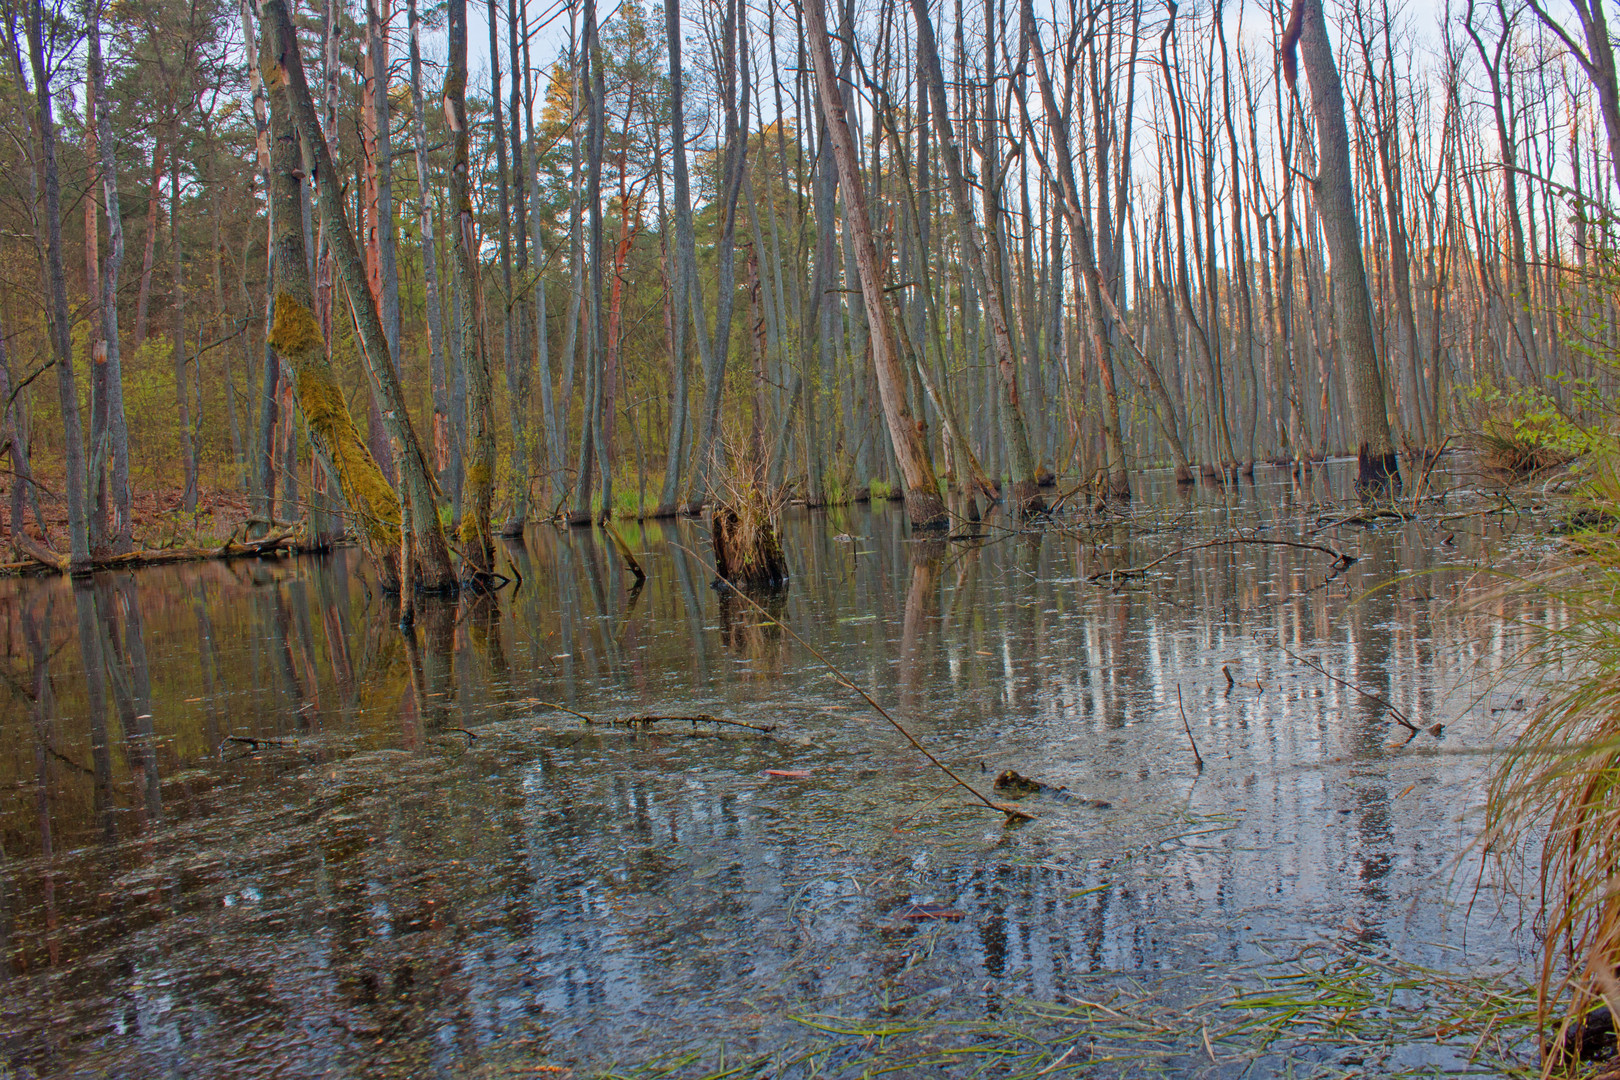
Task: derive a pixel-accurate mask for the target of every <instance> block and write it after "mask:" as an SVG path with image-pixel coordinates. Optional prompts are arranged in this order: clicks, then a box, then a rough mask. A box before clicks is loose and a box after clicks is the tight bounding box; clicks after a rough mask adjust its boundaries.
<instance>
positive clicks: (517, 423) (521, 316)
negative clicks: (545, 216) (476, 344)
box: [489, 0, 534, 536]
mask: <svg viewBox="0 0 1620 1080" xmlns="http://www.w3.org/2000/svg"><path fill="white" fill-rule="evenodd" d="M518 6H519V5H518V0H508V2H507V12H506V14H507V43H508V47H509V49H510V52H509V53H508V56H510V58H511V61H512V63H511V73H512V79H511V82H512V90H511V99H510V102H509V105H510V112H511V124H510V125H509V130H510V132H511V138H512V200H513V201H512V209H513V212H514V213H513V216H514V218H515V220H514V221H513V225H515V226H516V228H515V229H514V231H515V232H516V234H517V236H516V238H515V243H516V246H517V281H518V282H519V283H520V284H521V283H522V281H523V279H524V278H525V277H526V276H527V274H528V272H529V222H528V202H527V200H526V198H525V191H524V185H525V183H526V178H525V176H524V172H523V122H522V120H521V119H520V117H519V115H518V114H519V110H520V109H521V108H522V106H523V103H524V88H525V84H526V81H527V79H528V68H527V65H525V64H524V63H523V62H522V56H521V54H520V53H519V52H518ZM489 21H490V26H491V27H493V26H494V25H495V17H494V11H493V9H491V13H490V20H489ZM491 51H492V52H493V51H494V50H493V49H492V50H491ZM497 126H498V125H497ZM499 138H500V132H499V131H497V132H496V139H497V141H498V140H499ZM503 171H504V170H503ZM503 217H504V215H503ZM502 273H503V274H507V273H508V272H507V270H506V267H505V261H504V258H503V260H502ZM506 302H507V304H509V305H510V306H511V308H512V316H511V318H512V322H513V324H514V325H513V330H514V332H515V333H516V341H515V342H514V343H513V345H512V347H511V348H510V349H508V350H507V365H506V396H507V403H508V405H509V407H510V411H511V415H512V478H511V487H512V514H511V516H510V517H508V518H507V519H506V522H505V524H503V525H502V526H501V535H502V536H522V535H523V526H524V524H525V523H526V522H527V521H528V519H529V381H530V380H529V372H530V370H531V369H532V368H533V366H534V361H533V358H532V357H531V355H530V352H529V304H528V299H527V296H526V290H524V289H522V288H517V289H514V287H513V283H512V280H511V278H510V275H509V274H508V277H507V281H506Z"/></svg>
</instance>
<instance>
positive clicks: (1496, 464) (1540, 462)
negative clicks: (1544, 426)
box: [1473, 416, 1575, 480]
mask: <svg viewBox="0 0 1620 1080" xmlns="http://www.w3.org/2000/svg"><path fill="white" fill-rule="evenodd" d="M1549 435H1550V433H1549V432H1545V431H1542V430H1541V429H1540V426H1539V425H1538V424H1536V423H1535V421H1534V420H1529V419H1526V418H1524V417H1508V416H1488V417H1486V418H1485V421H1484V423H1483V424H1482V425H1481V426H1480V429H1479V430H1478V431H1476V432H1475V433H1474V435H1473V443H1474V451H1475V453H1476V454H1477V455H1478V460H1479V464H1480V467H1481V468H1483V469H1484V470H1485V471H1486V472H1488V473H1491V474H1493V475H1496V476H1499V477H1502V478H1504V479H1508V480H1523V479H1527V478H1529V477H1532V476H1536V475H1539V474H1541V473H1544V472H1547V471H1549V470H1551V469H1557V468H1560V467H1562V466H1564V465H1568V464H1569V463H1570V462H1571V461H1574V460H1575V455H1574V454H1572V453H1570V452H1569V451H1568V450H1566V449H1564V448H1563V447H1561V446H1558V445H1556V444H1555V443H1554V442H1552V440H1551V439H1550V438H1549Z"/></svg>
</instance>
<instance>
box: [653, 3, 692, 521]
mask: <svg viewBox="0 0 1620 1080" xmlns="http://www.w3.org/2000/svg"><path fill="white" fill-rule="evenodd" d="M664 41H665V43H666V48H667V49H668V53H669V140H670V152H671V153H672V154H673V155H674V162H673V169H674V173H675V180H674V183H675V189H676V200H675V221H674V222H673V223H672V224H673V225H674V228H673V230H672V231H673V233H674V235H673V236H670V235H669V233H668V232H666V234H665V235H666V240H665V245H666V246H665V252H666V253H665V257H664V261H665V264H666V265H667V266H668V267H669V278H670V297H669V306H670V314H669V357H670V365H671V367H672V368H673V376H674V377H673V379H672V382H671V386H670V392H669V439H668V441H667V443H666V448H665V457H664V486H663V489H662V491H660V493H659V496H658V508H657V509H656V510H655V511H654V515H655V516H657V517H673V516H674V515H675V514H676V513H677V512H678V510H679V507H678V505H677V502H678V500H679V498H680V490H681V479H682V476H683V474H684V472H685V469H686V445H687V442H688V441H689V435H688V429H689V427H690V425H691V419H690V415H691V400H690V397H691V395H690V393H689V391H688V387H687V380H688V372H689V371H690V370H691V365H690V364H689V363H688V362H687V356H686V331H687V328H688V326H690V324H691V318H692V315H691V307H690V304H689V301H688V291H689V290H690V289H691V288H692V287H693V284H692V282H691V280H690V279H689V278H688V277H687V273H686V259H685V257H684V255H683V250H684V249H683V247H682V241H683V237H685V238H688V239H689V238H690V235H691V230H692V221H691V218H692V207H691V195H690V192H689V180H688V178H687V174H686V115H685V110H686V86H685V72H684V71H683V70H682V66H681V2H680V0H664ZM658 173H659V177H660V181H659V192H660V194H659V199H660V202H662V199H663V195H662V192H663V186H662V176H663V161H662V160H660V161H659V162H658ZM683 208H684V213H685V221H684V223H683V221H682V213H683ZM671 240H673V243H671V242H670V241H671Z"/></svg>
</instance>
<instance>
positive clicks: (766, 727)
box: [608, 713, 776, 732]
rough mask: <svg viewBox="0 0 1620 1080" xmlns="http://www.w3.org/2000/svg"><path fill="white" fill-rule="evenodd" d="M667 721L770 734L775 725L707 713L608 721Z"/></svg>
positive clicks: (636, 717) (617, 722)
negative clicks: (716, 725) (727, 726)
mask: <svg viewBox="0 0 1620 1080" xmlns="http://www.w3.org/2000/svg"><path fill="white" fill-rule="evenodd" d="M664 720H668V721H669V722H671V723H677V724H691V725H692V726H693V727H697V725H699V724H729V725H731V726H732V727H740V728H747V729H748V730H749V731H759V732H771V731H775V730H776V725H775V724H750V723H749V722H748V721H746V720H727V719H725V718H723V717H719V716H710V715H709V714H708V713H699V714H697V715H696V716H628V717H625V718H624V719H623V720H609V721H608V723H610V724H625V725H629V724H656V723H659V722H661V721H664Z"/></svg>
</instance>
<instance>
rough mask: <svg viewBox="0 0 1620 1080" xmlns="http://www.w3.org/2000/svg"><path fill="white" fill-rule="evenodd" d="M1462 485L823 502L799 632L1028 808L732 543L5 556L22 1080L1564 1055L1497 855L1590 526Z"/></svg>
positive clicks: (1336, 477)
mask: <svg viewBox="0 0 1620 1080" xmlns="http://www.w3.org/2000/svg"><path fill="white" fill-rule="evenodd" d="M1446 467H1451V468H1453V469H1455V470H1457V471H1454V472H1452V473H1450V474H1446V475H1443V476H1442V475H1441V474H1440V473H1437V474H1436V476H1435V477H1434V478H1433V480H1432V481H1431V483H1432V486H1433V488H1434V489H1435V490H1437V491H1438V490H1449V492H1450V493H1449V494H1447V495H1446V496H1445V497H1444V498H1442V499H1436V500H1430V501H1426V502H1425V503H1423V504H1422V509H1421V513H1420V514H1417V515H1416V516H1413V517H1410V518H1404V519H1403V518H1380V519H1375V520H1371V521H1368V522H1364V523H1360V524H1353V523H1346V521H1345V519H1346V518H1349V517H1353V516H1354V515H1355V514H1356V512H1357V509H1356V507H1355V506H1354V505H1353V504H1351V503H1349V502H1348V500H1347V498H1346V497H1347V496H1348V493H1349V489H1350V479H1351V475H1350V472H1349V470H1348V469H1346V468H1345V466H1343V465H1342V464H1333V465H1331V466H1329V467H1326V468H1319V469H1317V470H1315V471H1314V472H1311V473H1307V474H1304V475H1302V476H1291V475H1290V474H1289V472H1288V471H1287V470H1261V471H1259V472H1258V473H1257V475H1256V477H1255V479H1254V480H1253V481H1252V482H1251V481H1249V480H1244V481H1243V482H1242V483H1240V484H1236V485H1232V486H1228V487H1219V486H1201V487H1198V488H1195V489H1180V490H1178V489H1177V488H1176V487H1175V485H1173V484H1172V483H1170V481H1169V477H1168V475H1167V474H1159V473H1154V474H1148V475H1147V476H1145V477H1142V478H1140V483H1139V489H1138V496H1137V498H1136V500H1135V501H1134V502H1133V503H1132V504H1130V505H1129V506H1128V507H1125V508H1123V509H1121V510H1119V511H1118V513H1117V515H1116V516H1114V517H1113V518H1112V519H1111V520H1109V519H1103V518H1098V517H1096V516H1087V517H1085V518H1083V519H1082V518H1075V519H1072V520H1071V519H1062V518H1060V519H1058V520H1055V521H1052V522H1049V523H1046V524H1045V525H1043V526H1042V527H1040V528H1038V529H1032V530H1027V531H1026V530H1015V529H1009V528H1007V527H1006V522H1005V521H1004V520H1001V519H993V520H992V521H991V522H990V523H989V524H988V525H987V527H986V528H985V530H984V532H983V535H982V536H981V537H979V538H977V539H973V540H957V541H949V542H947V541H940V540H929V541H914V540H912V539H911V538H910V537H909V535H908V533H907V530H906V528H905V525H904V512H903V509H902V508H901V507H900V506H899V505H898V504H895V505H892V506H889V505H884V504H876V505H873V506H857V507H848V508H842V509H834V510H829V511H826V512H819V511H818V512H805V511H802V510H798V511H790V512H788V514H787V515H786V517H785V519H784V521H783V523H782V534H783V535H782V547H783V549H784V552H785V553H786V555H787V559H788V562H789V565H790V568H791V571H792V581H791V584H790V586H789V588H788V589H787V591H786V592H785V593H784V594H782V595H781V596H779V597H777V598H776V599H775V600H772V601H769V602H768V605H767V606H768V608H769V610H770V613H771V614H772V615H773V616H774V617H776V618H779V619H781V620H782V621H783V622H784V623H786V624H787V625H789V626H791V627H793V628H794V630H795V631H796V632H797V633H799V634H801V635H803V636H804V637H805V638H806V639H807V640H809V641H811V642H812V643H814V644H815V645H816V646H817V648H819V649H821V650H822V651H824V652H825V653H826V654H827V656H828V658H829V659H830V660H831V661H832V662H833V663H834V664H836V665H837V666H838V667H839V668H841V669H842V670H844V671H845V672H847V673H848V674H849V675H850V676H851V677H852V678H853V679H855V680H856V681H857V682H859V683H861V685H862V686H864V687H865V688H867V689H868V690H869V691H870V692H871V693H872V694H873V695H874V696H875V697H876V698H877V699H878V700H879V701H880V702H881V703H882V704H884V705H885V706H886V707H887V708H888V709H889V710H891V711H892V712H893V713H894V715H895V716H896V718H897V719H899V720H900V721H901V722H903V723H904V724H906V725H907V726H908V727H909V728H910V729H911V730H912V731H913V732H914V733H915V734H916V735H917V737H918V738H919V739H920V740H921V741H922V742H923V743H924V744H925V745H927V746H928V747H929V749H930V750H931V751H932V752H933V753H934V754H936V755H937V756H939V757H940V758H941V759H942V760H944V761H946V762H947V763H949V764H950V765H951V766H952V767H953V768H955V769H957V770H958V771H961V772H962V773H964V775H966V776H967V777H968V778H969V779H970V780H971V781H972V782H974V783H975V784H979V785H981V786H982V787H983V788H984V789H986V790H988V789H989V788H990V786H991V785H992V783H993V781H994V779H995V777H996V776H998V775H999V774H1001V773H1002V772H1003V771H1004V770H1008V769H1011V770H1015V771H1017V772H1018V773H1020V774H1022V775H1023V776H1026V777H1030V778H1032V779H1034V780H1037V781H1039V782H1041V783H1042V784H1044V785H1046V788H1045V790H1043V791H1042V792H1040V793H1036V794H1031V795H1029V796H1026V797H1025V798H1024V799H1023V800H1022V802H1021V804H1020V805H1022V806H1023V807H1024V808H1025V809H1027V810H1029V811H1030V812H1031V813H1032V814H1033V815H1034V820H1033V821H1029V822H1025V823H1022V824H1008V823H1006V822H1004V820H1003V819H1002V817H1001V816H1000V815H997V814H992V813H990V812H988V811H987V810H986V809H985V808H984V807H983V806H982V805H975V804H973V803H972V802H971V801H970V800H968V799H965V798H964V797H963V794H964V793H963V792H962V791H961V790H960V789H959V788H952V787H951V786H949V783H948V781H945V779H944V777H943V776H942V775H941V774H940V773H939V772H938V771H937V770H935V769H933V768H932V767H931V766H929V765H928V763H927V762H926V761H925V760H923V759H921V758H920V757H919V755H918V754H917V753H916V751H915V750H914V749H912V748H911V747H910V746H909V745H908V744H907V743H906V742H905V741H904V740H903V739H902V738H901V737H900V736H899V735H898V734H896V733H895V732H894V731H893V730H892V729H890V728H889V727H887V726H886V725H885V724H883V723H882V721H881V720H880V719H879V718H878V717H876V716H874V715H872V713H871V712H870V710H869V709H867V708H866V707H865V706H864V704H863V703H862V702H861V701H860V699H859V698H858V697H857V696H855V695H854V694H852V693H851V692H850V691H849V690H848V689H847V688H846V687H844V686H843V685H841V684H840V683H839V681H838V680H837V679H836V678H835V677H833V676H832V675H831V674H830V673H829V671H828V669H827V668H826V667H825V666H824V665H823V664H822V663H821V662H819V661H818V660H816V659H815V658H814V657H813V656H811V655H810V654H809V653H808V652H807V651H806V650H805V649H803V648H801V647H800V646H798V645H797V644H795V643H794V642H793V641H792V640H791V639H790V638H789V637H787V636H786V635H784V634H783V633H782V631H781V629H780V628H779V627H778V626H776V625H774V624H773V623H772V622H771V620H770V619H767V618H765V617H763V616H762V615H761V614H760V613H759V612H757V611H755V610H754V609H752V608H750V607H749V606H747V605H745V604H741V603H739V602H738V601H737V600H736V598H735V597H731V596H729V595H728V594H727V593H725V592H723V591H721V590H718V589H714V588H711V587H710V576H711V575H709V574H708V573H707V571H706V568H705V566H704V564H703V563H702V561H700V559H699V558H698V557H697V556H695V555H693V554H692V553H693V552H698V553H701V554H706V552H707V535H706V533H705V531H704V529H703V527H702V525H701V523H698V522H694V521H679V522H667V523H648V524H646V525H645V526H635V525H627V526H623V527H621V532H622V534H623V535H624V537H625V539H626V540H627V541H628V542H629V544H630V546H631V547H632V548H633V549H634V551H635V553H636V557H637V558H638V560H639V561H640V563H641V565H642V566H643V567H644V568H645V569H646V571H647V580H646V582H645V584H644V585H639V586H638V585H637V583H636V581H635V579H634V578H633V577H631V575H630V574H629V573H628V572H627V571H625V570H624V569H623V568H622V566H621V565H620V562H619V560H618V557H617V555H616V553H615V551H614V549H613V548H612V546H611V544H610V543H609V542H608V541H607V540H606V539H605V538H604V537H603V536H601V535H600V534H599V533H597V532H595V531H594V530H584V529H575V530H556V529H552V528H550V527H539V528H531V529H530V530H529V533H528V535H527V537H526V538H525V540H524V542H523V543H522V544H511V545H508V546H507V547H506V550H505V553H504V555H503V556H502V558H503V559H507V558H509V559H510V560H511V564H512V566H513V567H515V568H516V569H517V571H518V572H519V574H520V575H521V578H522V582H521V585H519V586H517V587H516V588H509V589H506V590H503V591H502V592H500V593H499V594H497V595H494V596H492V597H484V598H468V599H464V600H462V601H461V602H460V603H458V604H441V605H433V604H423V603H419V605H418V613H417V626H416V629H415V631H414V633H412V634H410V635H403V634H401V633H400V631H399V629H398V627H397V625H396V623H397V617H398V616H397V607H396V606H395V604H394V602H393V601H391V600H390V599H389V598H388V597H387V596H385V595H384V594H383V593H382V592H381V591H379V589H378V588H377V587H376V583H375V582H373V581H370V580H369V571H368V570H366V569H365V568H364V567H363V566H362V565H361V563H360V560H359V559H358V556H357V555H356V553H354V552H353V551H343V550H340V551H337V552H335V553H333V554H330V555H326V556H297V557H276V558H268V559H258V560H238V561H234V562H211V563H197V564H185V565H173V566H160V567H152V568H147V569H143V570H139V571H135V572H126V573H103V574H99V575H97V576H95V577H94V578H93V579H92V580H90V581H88V582H71V581H69V580H67V579H65V578H50V579H43V578H41V579H29V578H24V579H18V580H9V581H3V582H0V609H3V610H4V614H5V618H4V621H3V626H0V651H3V656H0V676H3V680H4V684H5V685H4V688H3V689H0V694H4V695H5V698H4V700H5V702H6V704H5V706H4V711H3V713H0V716H3V717H4V723H3V724H0V1077H7V1078H10V1077H44V1076H57V1075H61V1076H120V1077H132V1076H208V1077H216V1076H298V1077H305V1076H359V1075H364V1076H374V1077H418V1076H536V1075H568V1076H575V1077H586V1076H598V1075H609V1076H637V1077H651V1076H681V1077H687V1076H692V1077H721V1076H732V1077H782V1078H787V1077H817V1076H827V1077H834V1076H837V1077H844V1076H849V1077H854V1076H867V1075H878V1074H880V1073H887V1074H889V1075H900V1076H919V1077H924V1076H952V1077H955V1076H964V1077H965V1076H1009V1077H1012V1076H1025V1077H1036V1076H1064V1075H1073V1076H1082V1075H1083V1076H1113V1075H1119V1076H1155V1075H1173V1076H1210V1077H1239V1076H1243V1077H1253V1076H1321V1077H1341V1076H1363V1075H1376V1076H1389V1075H1398V1074H1408V1075H1439V1074H1445V1075H1456V1074H1468V1075H1480V1076H1505V1075H1530V1074H1532V1073H1533V1072H1535V1070H1536V1067H1537V1063H1536V1040H1535V1034H1534V1029H1533V1019H1532V1017H1531V1016H1530V1012H1529V1010H1530V1008H1531V1006H1532V1004H1533V997H1532V996H1531V995H1530V991H1529V989H1528V987H1527V983H1528V981H1529V980H1530V979H1531V978H1532V977H1533V973H1534V965H1535V963H1536V962H1537V960H1538V958H1539V955H1540V951H1539V945H1538V943H1537V941H1536V939H1535V937H1534V935H1533V933H1532V920H1533V916H1534V911H1533V910H1532V909H1531V907H1530V906H1529V904H1528V902H1527V901H1523V900H1521V899H1520V898H1519V897H1518V896H1516V895H1514V894H1513V893H1512V892H1511V891H1510V890H1508V889H1506V888H1504V886H1503V882H1502V879H1501V874H1500V872H1499V868H1498V867H1497V866H1496V865H1495V864H1494V862H1492V861H1490V860H1489V859H1484V858H1482V854H1481V852H1480V850H1479V846H1478V844H1477V843H1476V841H1477V839H1478V834H1479V831H1480V828H1481V822H1482V817H1483V815H1482V810H1483V805H1484V799H1485V782H1486V779H1487V778H1488V776H1489V775H1490V773H1491V771H1492V769H1493V768H1495V766H1496V764H1497V762H1498V761H1499V759H1500V758H1499V752H1500V750H1501V748H1502V747H1503V746H1505V745H1506V744H1507V743H1508V742H1509V741H1510V740H1511V738H1512V734H1513V732H1514V730H1515V728H1516V725H1518V724H1520V723H1522V719H1521V718H1522V717H1523V716H1524V715H1525V710H1527V709H1528V708H1533V706H1534V700H1533V694H1534V691H1531V690H1527V689H1525V686H1524V684H1523V677H1524V671H1523V669H1522V667H1521V666H1519V664H1520V661H1521V657H1520V652H1521V650H1522V648H1523V646H1524V643H1525V639H1524V637H1523V635H1522V634H1521V633H1520V632H1519V631H1518V630H1517V629H1516V627H1517V626H1519V625H1521V624H1522V623H1523V622H1524V621H1529V622H1540V623H1544V624H1545V623H1550V622H1552V621H1556V620H1557V618H1558V617H1559V615H1558V612H1557V611H1556V610H1553V609H1552V608H1550V607H1546V606H1544V607H1542V608H1536V607H1534V606H1532V605H1529V604H1527V603H1525V602H1522V601H1521V602H1517V603H1514V604H1512V605H1510V603H1509V601H1508V600H1505V599H1503V598H1502V597H1501V595H1499V593H1500V586H1501V585H1502V583H1503V581H1504V580H1505V577H1506V576H1507V575H1512V574H1514V573H1517V572H1520V571H1523V570H1525V569H1528V568H1531V567H1534V566H1535V565H1537V564H1538V562H1540V561H1541V560H1543V559H1545V558H1547V557H1548V556H1549V555H1550V554H1552V553H1553V552H1554V550H1555V545H1556V541H1555V540H1554V539H1553V538H1552V537H1551V536H1550V535H1549V532H1550V529H1549V526H1550V523H1551V517H1550V512H1549V509H1548V508H1545V507H1540V506H1532V505H1528V504H1527V503H1525V501H1524V500H1518V501H1517V502H1516V503H1509V502H1504V501H1503V500H1501V499H1499V498H1496V497H1494V496H1492V495H1490V494H1488V493H1487V492H1485V491H1483V490H1481V489H1479V488H1478V487H1477V486H1476V484H1475V481H1474V478H1472V477H1471V476H1469V475H1467V473H1466V472H1465V471H1462V469H1463V465H1462V463H1460V462H1457V463H1452V464H1450V465H1448V466H1446ZM1222 539H1242V540H1244V541H1248V540H1267V539H1270V540H1287V541H1290V542H1291V543H1285V544H1277V543H1249V542H1242V543H1221V544H1212V543H1209V542H1210V541H1216V540H1222ZM1323 549H1327V550H1323ZM1333 552H1342V553H1343V554H1344V555H1346V556H1348V557H1350V558H1347V559H1339V558H1336V557H1334V555H1333V554H1332V553H1333ZM1166 556H1167V557H1166ZM1161 557H1163V558H1162V561H1159V562H1157V563H1156V564H1155V565H1153V566H1152V568H1151V569H1146V570H1145V571H1144V572H1136V571H1141V570H1143V568H1145V567H1147V565H1148V564H1150V563H1154V562H1155V560H1161ZM1352 560H1353V561H1352ZM702 717H713V718H716V719H718V720H721V721H734V722H739V723H714V722H709V721H707V720H702V719H694V718H702ZM632 718H640V719H639V721H638V722H634V723H630V722H628V721H631V720H632ZM653 718H656V719H653ZM740 725H751V726H740ZM760 728H768V729H769V730H757V729H760ZM1199 760H1201V761H1202V765H1201V766H1200V765H1199Z"/></svg>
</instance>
